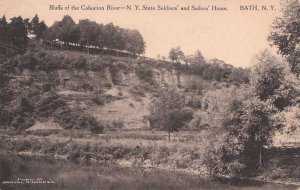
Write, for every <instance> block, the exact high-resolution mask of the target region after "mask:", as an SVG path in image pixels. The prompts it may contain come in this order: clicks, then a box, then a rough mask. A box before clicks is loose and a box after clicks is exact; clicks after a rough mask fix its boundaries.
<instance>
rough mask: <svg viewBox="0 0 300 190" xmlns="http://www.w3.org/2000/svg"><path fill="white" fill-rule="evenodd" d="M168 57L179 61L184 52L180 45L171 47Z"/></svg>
mask: <svg viewBox="0 0 300 190" xmlns="http://www.w3.org/2000/svg"><path fill="white" fill-rule="evenodd" d="M169 58H170V59H171V60H172V61H173V62H174V61H179V60H182V59H183V58H184V53H183V51H182V50H181V48H180V47H177V48H172V49H171V50H170V52H169Z"/></svg>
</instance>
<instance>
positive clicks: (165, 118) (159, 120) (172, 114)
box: [149, 89, 192, 141]
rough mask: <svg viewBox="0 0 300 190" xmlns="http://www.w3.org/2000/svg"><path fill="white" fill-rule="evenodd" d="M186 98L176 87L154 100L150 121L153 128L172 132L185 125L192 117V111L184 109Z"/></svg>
mask: <svg viewBox="0 0 300 190" xmlns="http://www.w3.org/2000/svg"><path fill="white" fill-rule="evenodd" d="M184 104H185V98H184V96H183V94H181V93H179V92H177V90H176V89H168V90H166V91H164V92H162V94H161V95H160V97H159V98H158V99H156V100H154V102H153V104H152V106H151V112H150V116H149V121H150V124H151V127H152V128H156V129H159V130H162V131H168V134H169V141H170V133H171V132H173V131H177V130H178V129H179V128H181V127H183V126H184V125H185V123H186V122H187V121H189V120H191V119H192V114H191V113H190V112H187V111H184V110H183V107H184Z"/></svg>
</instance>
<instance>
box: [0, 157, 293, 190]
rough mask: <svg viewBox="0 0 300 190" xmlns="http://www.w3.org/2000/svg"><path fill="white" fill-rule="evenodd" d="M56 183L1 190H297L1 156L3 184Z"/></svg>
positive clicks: (12, 186) (7, 186)
mask: <svg viewBox="0 0 300 190" xmlns="http://www.w3.org/2000/svg"><path fill="white" fill-rule="evenodd" d="M18 178H19V179H21V180H22V179H35V180H36V179H38V180H43V181H54V182H55V184H32V183H29V184H1V185H0V189H1V190H10V189H12V190H13V189H14V190H19V189H20V190H21V189H22V190H23V189H24V190H27V189H28V190H29V189H30V190H32V189H39V190H46V189H49V190H50V189H51V190H52V189H64V190H65V189H70V190H71V189H72V190H83V189H84V190H85V189H87V190H99V189H100V190H177V189H178V190H179V189H184V190H196V189H197V190H221V189H222V190H223V189H225V190H229V189H231V190H264V189H268V190H271V189H272V190H279V189H280V190H290V189H291V190H295V189H296V188H295V187H293V186H283V185H275V184H259V183H248V184H245V183H238V184H236V183H235V184H232V182H229V181H228V182H222V183H221V182H211V181H205V180H202V179H201V178H199V177H195V176H190V175H185V174H178V173H174V172H167V171H151V172H149V171H147V172H146V171H145V170H143V169H138V168H122V167H116V166H98V165H97V166H96V165H82V164H78V163H77V164H76V163H72V162H68V161H47V160H37V159H30V158H21V157H17V156H7V155H0V181H1V183H2V182H3V181H7V180H11V181H13V180H17V179H18Z"/></svg>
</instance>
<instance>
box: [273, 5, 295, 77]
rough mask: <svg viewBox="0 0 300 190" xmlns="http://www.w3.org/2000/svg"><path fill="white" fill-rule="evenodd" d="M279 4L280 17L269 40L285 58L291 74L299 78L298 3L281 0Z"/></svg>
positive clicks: (274, 24)
mask: <svg viewBox="0 0 300 190" xmlns="http://www.w3.org/2000/svg"><path fill="white" fill-rule="evenodd" d="M281 3H282V15H281V16H280V17H277V18H276V19H275V20H274V22H273V26H272V29H273V30H272V32H271V33H270V35H269V40H270V41H271V43H272V45H275V46H276V47H277V48H278V52H279V53H280V54H281V55H283V56H284V57H286V58H287V60H288V62H289V64H290V66H291V70H292V72H293V73H296V74H297V75H298V76H299V74H300V65H299V61H300V60H299V57H300V48H299V42H300V41H299V40H300V38H299V37H300V27H299V24H300V2H299V1H298V0H283V1H281Z"/></svg>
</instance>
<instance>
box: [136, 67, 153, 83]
mask: <svg viewBox="0 0 300 190" xmlns="http://www.w3.org/2000/svg"><path fill="white" fill-rule="evenodd" d="M135 73H136V75H137V76H138V77H139V78H140V79H141V80H144V81H146V82H149V83H153V69H152V68H151V67H150V66H147V65H140V66H138V67H137V68H136V69H135Z"/></svg>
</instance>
